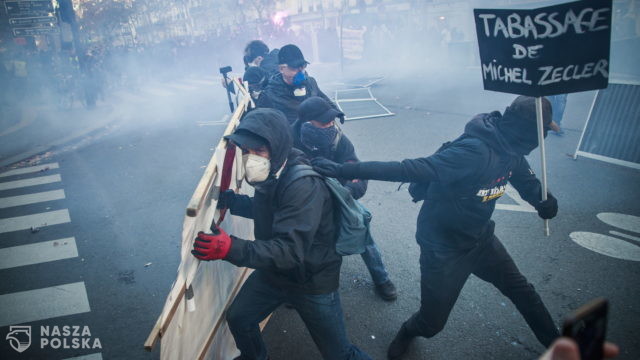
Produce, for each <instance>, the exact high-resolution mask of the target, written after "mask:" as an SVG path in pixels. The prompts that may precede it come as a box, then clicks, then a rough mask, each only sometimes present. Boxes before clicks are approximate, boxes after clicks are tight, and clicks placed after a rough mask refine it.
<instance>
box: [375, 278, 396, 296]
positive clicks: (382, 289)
mask: <svg viewBox="0 0 640 360" xmlns="http://www.w3.org/2000/svg"><path fill="white" fill-rule="evenodd" d="M376 292H377V293H378V295H380V297H381V298H382V299H383V300H385V301H393V300H395V299H396V298H397V297H398V291H397V290H396V286H395V285H393V283H392V282H391V280H387V281H386V282H383V283H382V284H378V285H376Z"/></svg>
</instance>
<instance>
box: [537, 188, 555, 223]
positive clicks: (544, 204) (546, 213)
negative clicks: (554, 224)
mask: <svg viewBox="0 0 640 360" xmlns="http://www.w3.org/2000/svg"><path fill="white" fill-rule="evenodd" d="M536 210H538V216H540V217H541V218H543V219H545V220H547V219H553V218H554V217H555V216H556V214H558V200H556V198H555V197H553V195H551V193H547V200H545V201H540V202H539V203H538V205H537V206H536Z"/></svg>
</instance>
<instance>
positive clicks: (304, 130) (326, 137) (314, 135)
mask: <svg viewBox="0 0 640 360" xmlns="http://www.w3.org/2000/svg"><path fill="white" fill-rule="evenodd" d="M336 136H338V128H337V127H336V126H329V127H326V128H318V127H315V126H313V124H311V123H310V122H305V123H303V124H302V126H301V127H300V142H302V144H303V145H304V146H306V147H307V148H308V149H309V150H311V151H312V152H313V153H314V155H328V152H330V151H331V147H332V146H333V143H334V141H335V139H336Z"/></svg>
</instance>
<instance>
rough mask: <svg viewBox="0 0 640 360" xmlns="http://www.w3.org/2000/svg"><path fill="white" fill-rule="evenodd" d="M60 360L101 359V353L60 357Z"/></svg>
mask: <svg viewBox="0 0 640 360" xmlns="http://www.w3.org/2000/svg"><path fill="white" fill-rule="evenodd" d="M62 360H102V353H95V354H89V355H82V356H77V357H72V358H66V359H62Z"/></svg>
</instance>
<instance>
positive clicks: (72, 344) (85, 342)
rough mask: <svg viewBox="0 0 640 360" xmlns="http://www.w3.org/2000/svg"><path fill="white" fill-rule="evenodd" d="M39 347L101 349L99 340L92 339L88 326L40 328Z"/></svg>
mask: <svg viewBox="0 0 640 360" xmlns="http://www.w3.org/2000/svg"><path fill="white" fill-rule="evenodd" d="M40 347H41V348H43V349H44V348H46V347H50V348H52V349H101V348H102V344H101V343H100V339H98V338H92V337H91V331H90V330H89V327H88V326H76V325H72V326H70V325H65V326H41V327H40Z"/></svg>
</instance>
